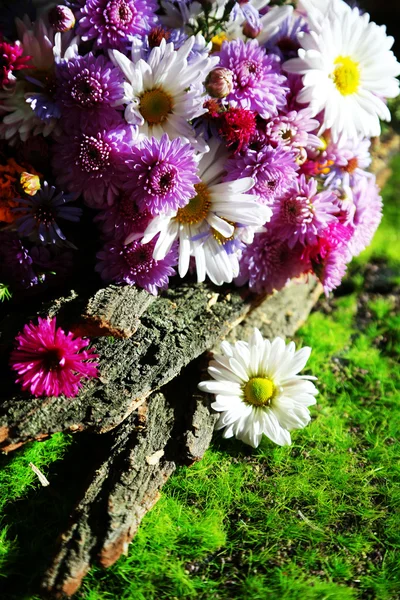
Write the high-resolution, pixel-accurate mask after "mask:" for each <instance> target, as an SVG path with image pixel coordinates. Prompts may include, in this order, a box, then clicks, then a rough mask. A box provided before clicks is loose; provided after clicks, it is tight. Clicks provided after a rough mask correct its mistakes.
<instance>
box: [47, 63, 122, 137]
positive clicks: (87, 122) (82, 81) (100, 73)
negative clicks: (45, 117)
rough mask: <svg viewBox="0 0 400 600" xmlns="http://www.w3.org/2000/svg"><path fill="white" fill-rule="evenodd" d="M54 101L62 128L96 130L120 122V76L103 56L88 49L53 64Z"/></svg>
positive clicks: (86, 131)
mask: <svg viewBox="0 0 400 600" xmlns="http://www.w3.org/2000/svg"><path fill="white" fill-rule="evenodd" d="M57 81H58V93H57V97H58V101H59V104H60V106H61V111H62V122H63V126H64V129H65V131H71V130H73V129H74V130H78V131H80V130H84V131H85V133H89V131H98V130H99V129H109V128H110V127H115V126H117V125H119V124H122V122H123V119H122V114H121V113H119V112H118V111H117V110H116V109H115V107H117V106H120V105H121V104H123V101H124V77H123V75H122V73H121V71H120V70H119V69H117V68H116V67H114V65H113V64H112V63H111V62H110V61H108V60H107V59H106V58H105V57H104V56H101V55H100V56H98V57H97V58H96V57H95V56H93V54H91V53H89V54H87V55H86V56H77V57H75V58H72V59H70V60H68V61H64V62H61V63H60V64H59V65H57Z"/></svg>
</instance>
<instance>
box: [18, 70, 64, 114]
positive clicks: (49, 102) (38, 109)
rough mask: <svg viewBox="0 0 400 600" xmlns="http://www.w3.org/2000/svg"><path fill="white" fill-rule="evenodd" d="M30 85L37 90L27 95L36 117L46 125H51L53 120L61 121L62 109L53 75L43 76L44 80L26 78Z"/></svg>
mask: <svg viewBox="0 0 400 600" xmlns="http://www.w3.org/2000/svg"><path fill="white" fill-rule="evenodd" d="M25 79H27V80H28V81H29V83H30V84H32V85H33V86H35V88H37V89H36V90H35V91H31V92H27V93H26V94H25V101H26V103H27V104H29V106H30V107H31V109H32V110H33V112H34V113H35V115H36V116H37V117H38V118H39V119H40V120H41V121H44V122H45V123H50V122H51V121H52V120H53V119H59V118H60V116H61V107H60V105H59V103H58V101H57V98H56V83H55V78H54V76H53V75H43V77H42V79H37V78H36V77H33V76H31V75H29V76H28V75H27V76H26V78H25Z"/></svg>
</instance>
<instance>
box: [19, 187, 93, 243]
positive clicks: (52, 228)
mask: <svg viewBox="0 0 400 600" xmlns="http://www.w3.org/2000/svg"><path fill="white" fill-rule="evenodd" d="M74 200H76V196H75V195H74V194H70V195H64V193H63V192H58V193H57V192H56V188H55V187H53V186H49V184H48V183H47V182H46V181H45V182H44V183H43V185H42V187H41V189H40V190H39V191H38V192H36V194H35V195H34V196H30V197H29V198H19V199H18V201H17V202H18V206H17V207H15V208H13V209H12V211H13V212H15V213H16V214H21V216H20V217H18V218H17V220H16V226H17V229H18V233H19V234H20V235H21V236H22V237H28V238H30V239H31V240H32V241H39V242H40V243H42V244H63V243H65V242H66V237H65V235H64V234H63V232H62V231H61V229H60V226H59V224H58V222H59V221H60V220H64V221H73V222H77V221H79V219H80V216H81V214H82V209H81V208H78V207H77V206H68V204H69V203H70V202H73V201H74Z"/></svg>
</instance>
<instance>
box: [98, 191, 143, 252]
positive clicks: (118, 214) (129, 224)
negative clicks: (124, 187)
mask: <svg viewBox="0 0 400 600" xmlns="http://www.w3.org/2000/svg"><path fill="white" fill-rule="evenodd" d="M151 219H152V216H151V214H150V213H149V211H148V210H139V208H138V206H137V204H136V202H135V201H134V200H132V198H131V196H130V195H129V194H126V193H125V192H121V194H120V195H119V197H118V198H117V199H116V200H115V202H114V204H113V206H108V207H107V208H105V209H104V210H101V211H100V212H99V213H98V214H97V215H96V216H95V218H94V221H95V222H96V223H98V224H99V227H100V230H101V232H102V234H103V236H104V238H105V239H106V240H110V239H112V240H122V241H123V240H125V239H126V238H127V237H128V236H129V237H130V238H131V239H136V237H137V238H138V239H139V238H142V237H143V233H144V232H145V230H146V228H147V226H148V225H149V223H150V221H151Z"/></svg>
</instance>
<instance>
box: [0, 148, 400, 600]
mask: <svg viewBox="0 0 400 600" xmlns="http://www.w3.org/2000/svg"><path fill="white" fill-rule="evenodd" d="M393 168H394V174H393V176H392V178H391V180H390V182H389V183H388V184H387V186H386V188H385V190H384V200H385V217H384V219H383V222H382V225H381V227H380V230H379V231H378V233H377V235H376V237H375V240H374V243H373V245H372V246H371V248H370V249H368V250H367V251H366V252H365V253H364V254H363V255H362V256H361V257H360V258H359V259H358V260H357V261H355V262H354V264H353V265H352V266H351V269H350V273H349V275H348V277H347V278H346V281H345V283H344V285H343V286H342V287H341V288H340V289H339V291H338V293H337V294H336V296H335V297H333V298H332V299H330V300H329V301H327V300H322V301H321V302H320V303H319V305H318V307H317V308H316V310H315V311H314V312H313V314H312V315H311V316H310V318H309V320H308V321H307V323H306V325H304V327H303V328H302V329H301V330H300V331H299V332H298V335H297V341H298V342H300V343H302V344H307V345H311V346H312V347H313V353H312V357H311V360H310V363H309V370H310V372H312V373H313V374H314V375H316V376H317V377H318V378H319V382H318V387H319V390H320V395H319V397H318V404H317V406H316V407H314V408H313V409H312V416H313V419H312V422H311V424H310V425H309V426H308V427H307V428H306V429H305V430H302V431H298V432H295V433H294V435H293V445H292V446H291V447H285V448H279V447H276V446H274V445H273V444H272V443H270V442H269V441H268V440H267V439H265V440H264V441H263V443H262V444H261V446H260V447H259V448H258V449H257V450H252V449H250V448H247V447H244V446H243V445H241V444H240V443H237V442H234V441H226V440H222V438H220V437H218V436H216V437H215V440H214V442H213V445H212V447H211V449H210V450H209V451H208V452H207V453H206V455H205V457H204V459H203V460H202V461H201V462H199V463H198V464H196V465H194V466H192V467H190V468H182V469H180V470H179V471H178V472H177V473H176V475H175V476H173V477H172V478H171V479H170V481H169V482H168V483H167V485H166V486H165V488H164V491H163V494H162V498H161V500H160V501H159V503H158V504H157V505H156V506H155V508H154V509H153V510H152V511H151V512H150V513H149V514H148V515H147V516H146V518H145V519H144V521H143V524H142V527H141V528H140V530H139V533H138V535H137V537H136V538H135V540H134V542H133V543H132V545H131V546H130V549H129V554H128V556H126V557H123V558H122V559H120V560H119V561H118V562H117V563H116V564H115V565H114V567H112V568H111V569H110V570H108V571H102V570H100V569H96V568H94V569H92V571H91V572H90V574H89V575H88V577H87V578H86V579H85V583H84V585H83V588H82V589H81V591H80V592H79V593H78V594H77V595H76V598H77V600H108V599H110V600H111V599H118V600H119V599H121V600H122V599H123V600H128V599H130V600H161V599H165V600H173V599H187V600H190V599H192V598H199V599H215V600H219V599H221V600H222V599H228V598H229V599H232V598H237V599H240V600H265V599H271V600H274V599H279V600H286V599H287V600H297V599H299V600H300V599H301V600H308V599H316V600H325V599H326V600H327V599H334V600H336V599H337V600H347V599H353V598H362V599H378V600H396V599H398V598H400V515H399V509H400V485H399V483H400V447H399V444H398V441H397V440H398V437H399V429H400V402H399V400H400V398H399V391H398V390H399V378H400V375H399V369H398V358H399V354H400V317H399V311H398V308H399V304H400V291H399V290H400V250H399V248H400V234H399V232H400V209H399V201H398V193H399V192H398V190H399V186H400V157H397V158H396V159H395V160H394V163H393ZM76 439H77V438H71V437H70V436H64V435H61V434H58V435H56V436H54V437H53V438H52V439H50V440H48V441H46V442H43V443H33V444H30V445H28V446H27V447H26V448H24V449H22V450H21V451H17V452H15V453H14V454H13V455H11V456H9V457H2V458H0V466H1V467H2V468H1V470H0V512H1V517H0V518H1V521H0V525H1V533H0V598H1V599H2V600H3V598H4V599H6V598H10V599H11V598H26V599H28V598H29V600H34V599H35V600H36V599H37V598H39V597H38V596H37V595H35V591H34V589H35V588H34V585H35V580H36V578H37V575H38V573H39V572H40V569H41V568H42V567H43V564H44V562H45V560H46V558H47V556H48V553H49V551H50V550H49V548H50V547H51V545H52V544H53V542H54V536H55V532H56V531H57V530H59V528H60V521H61V522H62V521H63V519H65V517H66V512H67V510H68V503H67V501H66V499H65V497H67V496H68V492H69V491H71V488H73V486H74V465H76V468H78V465H79V462H80V460H81V456H80V452H81V450H79V446H78V443H77V442H76ZM74 453H75V459H74ZM65 455H68V456H69V458H70V460H69V465H70V466H69V467H68V469H67V470H65V467H64V466H63V464H64V462H65V461H62V460H61V459H62V458H63V456H65ZM71 457H72V461H71ZM30 462H32V463H34V464H35V465H36V466H37V467H39V468H40V469H41V470H42V471H43V472H44V473H45V474H46V475H47V476H48V477H49V478H50V479H51V478H58V479H59V480H60V479H61V480H62V481H63V482H65V492H66V493H65V497H64V495H63V494H61V495H56V496H52V492H51V486H50V488H41V486H40V484H39V483H38V480H37V478H36V476H35V475H34V473H33V472H32V470H31V469H30V467H29V463H30ZM71 464H72V467H71ZM1 590H3V591H1Z"/></svg>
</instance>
